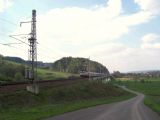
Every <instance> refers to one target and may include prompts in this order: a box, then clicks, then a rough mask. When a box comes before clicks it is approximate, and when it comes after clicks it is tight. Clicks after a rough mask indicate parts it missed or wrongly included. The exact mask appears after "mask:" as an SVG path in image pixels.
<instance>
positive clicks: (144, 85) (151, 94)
mask: <svg viewBox="0 0 160 120" xmlns="http://www.w3.org/2000/svg"><path fill="white" fill-rule="evenodd" d="M118 83H119V84H121V85H125V86H126V87H128V88H130V89H132V90H135V91H139V92H142V93H144V94H145V95H146V97H145V99H144V103H145V104H146V105H147V106H149V107H150V108H152V109H153V110H154V111H156V112H157V113H159V114H160V78H149V79H147V78H145V79H144V80H141V81H123V82H122V81H121V82H120V81H119V82H118Z"/></svg>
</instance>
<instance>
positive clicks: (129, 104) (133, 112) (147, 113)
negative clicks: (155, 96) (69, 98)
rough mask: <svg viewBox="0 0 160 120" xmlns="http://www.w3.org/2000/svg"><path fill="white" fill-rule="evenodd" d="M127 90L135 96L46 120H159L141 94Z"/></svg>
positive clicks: (159, 117)
mask: <svg viewBox="0 0 160 120" xmlns="http://www.w3.org/2000/svg"><path fill="white" fill-rule="evenodd" d="M124 89H126V90H128V89H127V88H124ZM128 91H130V92H133V93H135V94H137V96H136V97H134V98H132V99H129V100H126V101H123V102H118V103H113V104H106V105H100V106H96V107H92V108H87V109H83V110H79V111H75V112H70V113H66V114H64V115H60V116H56V117H53V118H49V119H47V120H160V116H159V115H158V114H157V113H155V112H153V111H152V110H151V109H150V108H148V107H147V106H145V105H144V104H143V99H144V95H143V94H141V93H137V92H134V91H131V90H128Z"/></svg>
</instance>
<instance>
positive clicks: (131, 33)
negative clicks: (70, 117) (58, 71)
mask: <svg viewBox="0 0 160 120" xmlns="http://www.w3.org/2000/svg"><path fill="white" fill-rule="evenodd" d="M33 9H36V11H37V17H36V19H37V23H36V25H37V26H36V28H37V42H38V44H37V53H38V61H44V62H54V61H56V60H58V59H60V58H62V57H68V56H72V57H85V58H89V57H90V59H91V60H94V61H97V62H100V63H102V64H103V65H105V66H106V67H107V68H108V69H109V71H111V72H112V71H117V70H118V71H121V72H129V71H137V70H138V71H140V70H160V60H159V59H160V27H159V26H160V22H159V20H160V0H45V1H44V0H43V1H42V0H41V1H40V0H0V54H2V55H4V56H17V57H21V58H23V59H26V60H27V59H28V53H27V52H28V48H29V46H27V45H26V44H12V45H10V46H7V45H2V44H7V43H20V42H19V41H17V40H16V39H13V38H11V37H9V36H10V35H17V34H29V33H30V32H31V24H30V23H25V24H22V26H20V22H26V21H31V17H32V10H33ZM16 38H18V39H21V40H23V41H25V42H26V43H27V42H28V38H29V35H21V36H16Z"/></svg>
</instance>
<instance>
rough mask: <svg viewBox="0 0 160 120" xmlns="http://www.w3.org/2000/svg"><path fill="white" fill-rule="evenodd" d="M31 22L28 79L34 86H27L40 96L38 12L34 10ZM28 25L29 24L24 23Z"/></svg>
mask: <svg viewBox="0 0 160 120" xmlns="http://www.w3.org/2000/svg"><path fill="white" fill-rule="evenodd" d="M29 22H31V33H30V35H31V36H30V38H29V39H28V43H29V53H28V60H29V64H30V67H29V68H28V73H27V78H28V79H29V80H30V81H31V83H32V85H29V86H27V90H28V91H30V92H32V93H34V94H38V93H39V87H38V85H37V84H36V80H37V35H36V10H32V20H31V21H29ZM22 23H28V22H22Z"/></svg>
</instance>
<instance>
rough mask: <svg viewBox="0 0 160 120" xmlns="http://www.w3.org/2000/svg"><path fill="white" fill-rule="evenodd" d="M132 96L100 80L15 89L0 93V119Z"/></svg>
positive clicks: (26, 119)
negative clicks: (34, 90)
mask: <svg viewBox="0 0 160 120" xmlns="http://www.w3.org/2000/svg"><path fill="white" fill-rule="evenodd" d="M133 96H134V95H133V94H130V93H128V92H126V91H124V90H122V89H120V88H118V87H115V86H112V85H111V84H102V83H101V82H86V83H78V84H75V85H72V86H65V87H58V88H51V87H50V88H44V89H43V91H41V93H40V94H39V95H32V94H30V93H28V92H26V91H17V92H16V93H12V94H2V95H0V119H2V120H39V119H42V118H47V117H50V116H55V115H59V114H63V113H66V112H70V111H74V110H78V109H81V108H86V107H90V106H95V105H100V104H107V103H111V102H117V101H122V100H126V99H129V98H131V97H133Z"/></svg>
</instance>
